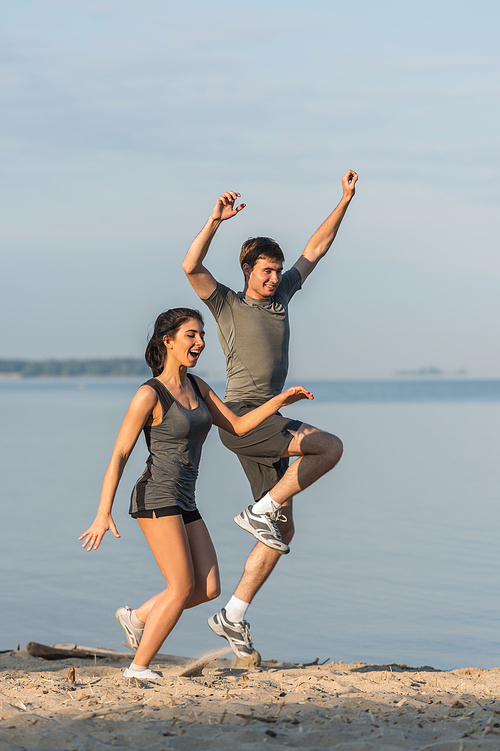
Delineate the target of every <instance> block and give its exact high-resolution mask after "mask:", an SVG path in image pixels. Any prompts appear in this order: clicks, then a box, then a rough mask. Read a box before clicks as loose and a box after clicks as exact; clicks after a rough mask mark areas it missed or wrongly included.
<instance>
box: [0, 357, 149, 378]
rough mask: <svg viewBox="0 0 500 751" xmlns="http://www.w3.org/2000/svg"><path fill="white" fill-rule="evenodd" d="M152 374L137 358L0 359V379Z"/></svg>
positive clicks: (125, 376) (126, 376)
mask: <svg viewBox="0 0 500 751" xmlns="http://www.w3.org/2000/svg"><path fill="white" fill-rule="evenodd" d="M148 375H151V371H150V369H149V368H148V366H147V365H146V363H145V362H144V360H142V359H140V358H135V357H112V358H107V359H101V358H93V359H86V360H77V359H70V360H55V359H51V360H0V379H2V380H4V379H9V380H11V379H19V378H84V377H91V378H107V377H111V378H117V377H122V378H130V377H138V378H142V377H145V376H148Z"/></svg>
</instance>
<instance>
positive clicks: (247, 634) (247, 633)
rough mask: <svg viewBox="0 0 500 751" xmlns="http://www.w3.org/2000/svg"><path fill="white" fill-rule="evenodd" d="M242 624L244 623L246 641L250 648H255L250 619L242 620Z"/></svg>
mask: <svg viewBox="0 0 500 751" xmlns="http://www.w3.org/2000/svg"><path fill="white" fill-rule="evenodd" d="M242 625H243V636H244V637H245V642H246V644H247V646H248V648H249V649H253V644H252V637H251V636H250V624H249V622H248V621H242Z"/></svg>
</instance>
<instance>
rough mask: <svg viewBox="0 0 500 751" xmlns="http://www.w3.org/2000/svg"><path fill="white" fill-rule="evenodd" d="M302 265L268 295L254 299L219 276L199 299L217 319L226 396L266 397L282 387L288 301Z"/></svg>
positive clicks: (235, 398) (236, 398)
mask: <svg viewBox="0 0 500 751" xmlns="http://www.w3.org/2000/svg"><path fill="white" fill-rule="evenodd" d="M301 283H302V278H301V275H300V271H299V270H298V269H296V268H295V267H292V268H291V269H289V270H288V271H286V272H285V273H284V274H283V276H282V279H281V282H280V284H279V286H278V288H277V290H276V292H275V294H274V296H273V297H271V298H270V299H269V300H255V299H254V298H253V297H248V295H246V294H245V293H244V292H238V293H236V292H233V290H232V289H229V287H225V286H224V285H223V284H220V282H217V286H216V288H215V290H214V291H213V292H212V294H211V295H210V297H209V298H208V299H207V300H203V302H204V303H205V304H206V305H207V306H208V308H209V309H210V311H211V312H212V314H213V315H214V317H215V320H216V321H217V332H218V335H219V341H220V343H221V346H222V349H223V350H224V354H225V355H226V371H227V382H226V395H225V397H224V401H226V402H239V401H241V400H243V399H248V400H250V401H257V402H265V401H267V400H268V399H271V397H273V396H276V395H277V394H279V393H280V392H281V391H283V386H284V383H285V380H286V376H287V373H288V347H289V340H290V326H289V321H288V303H289V302H290V300H291V298H292V297H293V295H294V294H295V293H296V292H297V291H298V290H299V289H300V288H301Z"/></svg>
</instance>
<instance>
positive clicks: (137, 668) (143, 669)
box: [128, 662, 149, 673]
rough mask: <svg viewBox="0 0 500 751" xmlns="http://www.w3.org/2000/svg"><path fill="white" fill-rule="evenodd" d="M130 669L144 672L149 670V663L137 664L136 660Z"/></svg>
mask: <svg viewBox="0 0 500 751" xmlns="http://www.w3.org/2000/svg"><path fill="white" fill-rule="evenodd" d="M128 669H129V670H131V671H132V673H144V671H145V670H149V665H146V666H144V665H136V664H135V662H131V663H130V665H129V666H128Z"/></svg>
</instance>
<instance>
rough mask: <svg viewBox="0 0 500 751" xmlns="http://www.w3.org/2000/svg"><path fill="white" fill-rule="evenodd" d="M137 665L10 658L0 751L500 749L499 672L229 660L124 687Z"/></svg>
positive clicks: (179, 661)
mask: <svg viewBox="0 0 500 751" xmlns="http://www.w3.org/2000/svg"><path fill="white" fill-rule="evenodd" d="M129 662H130V660H127V659H126V658H123V657H122V658H106V659H104V660H78V659H76V660H75V659H72V660H58V661H50V662H48V661H44V660H41V659H39V658H34V657H31V656H29V655H28V654H27V652H25V651H17V652H10V653H7V654H2V655H0V751H7V750H8V751H11V750H12V751H13V750H14V749H16V751H17V750H18V749H24V750H28V749H29V750H30V751H31V750H32V749H33V750H34V749H36V750H37V751H38V750H40V749H64V750H65V751H84V749H89V751H98V750H99V749H107V750H108V751H109V749H110V748H118V749H141V750H142V749H147V750H148V751H160V750H162V751H163V750H166V749H177V750H179V751H180V750H186V751H195V750H197V749H200V751H201V750H203V751H205V750H206V749H236V750H238V749H245V750H246V749H248V750H249V751H250V750H253V749H263V748H269V749H281V748H290V747H291V748H294V747H295V748H300V749H303V750H304V751H305V750H306V749H307V750H309V751H312V749H337V750H338V751H340V750H342V751H348V750H349V751H358V750H359V751H361V749H363V751H365V750H366V749H384V750H385V749H433V750H435V751H452V750H453V751H459V750H460V749H463V750H464V751H465V750H466V749H495V751H498V750H499V749H500V698H499V691H500V669H498V668H495V669H491V670H479V669H476V668H466V669H461V670H452V671H449V672H441V671H436V670H434V669H433V668H430V667H422V668H407V667H406V666H397V665H365V664H363V663H352V664H349V665H347V664H343V663H341V662H340V663H334V662H331V663H329V664H327V665H308V666H302V665H295V664H292V663H286V662H273V661H266V662H263V663H262V665H261V667H260V668H249V669H247V668H242V667H236V666H235V663H234V661H233V660H232V659H230V657H229V656H228V658H227V659H223V658H219V659H217V660H215V661H212V662H211V663H209V664H208V665H206V666H205V667H204V668H203V670H202V672H201V674H200V675H195V676H193V677H190V678H183V677H180V673H181V672H182V671H183V670H185V669H186V666H187V665H188V663H189V661H188V660H187V659H186V658H181V657H179V658H176V657H171V658H168V660H167V661H166V662H161V663H159V664H158V665H157V664H156V663H153V667H154V668H155V669H156V667H158V670H159V671H160V672H161V673H162V678H161V680H160V681H159V682H158V683H156V684H155V683H142V682H140V681H136V680H135V679H132V680H126V679H124V678H123V677H122V671H123V668H124V667H125V666H126V665H127V664H128V663H129ZM72 668H74V676H73V671H72ZM68 676H69V680H68ZM73 677H74V680H71V678H73Z"/></svg>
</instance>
